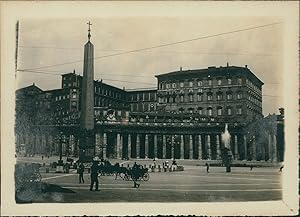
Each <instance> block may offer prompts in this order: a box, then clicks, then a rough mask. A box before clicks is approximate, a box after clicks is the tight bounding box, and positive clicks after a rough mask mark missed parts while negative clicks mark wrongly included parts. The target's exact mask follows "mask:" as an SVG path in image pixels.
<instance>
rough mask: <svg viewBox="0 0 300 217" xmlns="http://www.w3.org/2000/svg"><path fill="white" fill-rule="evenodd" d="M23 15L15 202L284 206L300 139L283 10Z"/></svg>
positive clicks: (18, 25) (18, 40)
mask: <svg viewBox="0 0 300 217" xmlns="http://www.w3.org/2000/svg"><path fill="white" fill-rule="evenodd" d="M112 11H113V10H112ZM115 13H116V14H117V12H115ZM11 23H12V25H14V33H15V36H16V37H15V40H14V44H15V62H14V66H15V78H14V81H13V82H14V83H15V89H14V90H13V91H12V92H13V94H14V104H15V109H14V110H15V113H14V118H13V119H12V120H13V125H14V132H13V134H14V144H15V145H14V151H13V152H10V153H12V155H11V159H14V160H13V164H14V165H13V167H14V168H13V171H14V172H13V182H14V183H13V185H12V189H13V190H12V192H10V194H11V196H10V197H11V198H12V197H13V198H14V199H13V201H12V203H14V204H15V205H17V206H21V207H26V206H44V205H47V206H48V205H49V206H51V207H52V206H60V207H63V206H64V204H65V205H68V206H69V205H70V206H72V207H73V206H74V207H77V208H79V206H81V204H82V205H85V206H87V207H88V206H90V205H92V204H95V206H98V207H111V206H116V207H117V206H118V204H120V205H121V204H122V207H124V208H125V209H128V210H129V209H130V208H129V207H132V206H134V207H135V204H137V205H138V207H144V206H147V207H148V206H149V205H150V204H153V205H154V204H164V206H166V207H169V208H168V210H170V212H168V213H167V214H183V213H182V212H181V213H180V212H176V211H175V210H176V209H177V208H178V209H179V207H177V206H178V205H179V206H181V205H183V204H186V205H187V206H188V207H189V206H191V205H192V204H200V205H201V204H206V205H205V206H204V207H205V208H204V209H211V208H212V207H211V206H212V205H214V204H216V205H218V203H221V204H229V205H230V204H231V203H233V204H235V203H236V204H238V203H241V204H242V203H243V202H250V203H249V206H248V209H249V208H250V207H251V204H252V202H253V203H254V202H255V203H258V204H263V203H265V204H272V203H273V204H276V203H278V206H277V208H276V209H274V210H273V211H272V210H266V209H264V208H263V207H261V208H258V209H257V210H256V212H259V210H261V211H266V213H269V214H270V215H272V214H273V212H277V211H276V210H279V209H280V207H282V206H281V205H280V204H281V203H282V201H284V200H286V199H285V198H286V196H285V195H286V193H285V192H286V191H285V189H286V188H285V187H284V185H285V184H286V183H287V179H286V177H285V174H287V173H289V167H290V166H289V165H290V164H289V156H287V153H290V152H289V150H290V149H289V147H290V146H289V147H288V146H287V144H289V141H290V139H291V137H289V138H287V135H289V132H287V129H288V128H289V122H287V120H290V119H289V115H290V112H291V107H289V105H288V104H287V103H286V102H287V101H288V100H287V99H288V98H287V94H286V91H287V89H288V88H287V86H286V83H285V80H286V76H285V75H284V73H283V72H285V71H286V67H287V65H288V62H287V61H286V60H285V56H284V53H285V52H284V51H286V46H287V44H286V41H285V37H286V32H287V30H286V28H287V27H286V24H285V19H284V18H283V17H282V16H258V15H256V16H250V15H248V16H238V17H232V16H223V17H222V16H218V17H213V16H207V15H206V16H203V15H202V16H182V15H179V16H174V15H173V16H172V15H168V16H165V15H164V14H159V15H155V16H144V15H141V14H138V15H136V16H130V15H128V14H126V13H125V14H122V15H121V14H119V16H107V15H103V16H101V17H90V18H89V17H88V18H87V17H81V16H78V17H77V18H70V17H61V18H60V17H55V18H54V17H53V18H52V17H47V18H46V19H36V18H33V19H32V18H23V17H20V19H17V20H15V22H11ZM290 132H291V131H290ZM172 206H176V207H177V208H176V209H173V211H174V212H176V213H174V212H173V211H171V209H170V207H172ZM151 207H152V206H151ZM191 207H192V206H191ZM209 207H211V208H209ZM229 207H230V206H228V208H227V207H226V208H224V210H227V211H228V210H229V209H230V208H229ZM152 208H154V206H153V207H152ZM152 208H151V209H152ZM182 208H183V207H182ZM125 209H124V211H125ZM79 210H80V212H79V213H80V214H86V213H83V212H82V211H83V210H82V207H81V208H79ZM105 210H106V211H105V213H108V211H109V209H108V210H107V209H105ZM73 211H74V210H72V209H71V210H70V211H69V212H68V214H69V215H70V213H73ZM111 211H112V212H111V213H115V214H116V210H115V209H111ZM131 211H132V210H131ZM156 211H158V210H156ZM186 211H187V210H186ZM186 211H184V213H186ZM190 211H191V213H194V214H195V213H198V214H200V213H206V212H201V210H200V209H199V207H198V208H196V207H195V209H194V208H193V209H192V208H191V209H190ZM291 212H293V211H291ZM52 213H53V212H52ZM109 213H110V212H109ZM117 213H118V214H120V213H121V210H118V211H117ZM129 213H132V212H129ZM155 213H156V214H158V213H157V212H155ZM162 213H164V214H166V212H162ZM216 213H218V214H220V213H219V212H216ZM216 213H215V214H216ZM229 213H230V211H229ZM277 213H278V212H277ZM89 214H91V213H89ZM124 214H126V212H124ZM159 214H161V213H159ZM235 214H239V215H240V214H241V212H240V211H238V209H237V211H234V212H232V215H235ZM247 214H248V213H247ZM116 215H117V214H116ZM224 215H225V211H224Z"/></svg>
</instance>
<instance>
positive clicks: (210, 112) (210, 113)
mask: <svg viewBox="0 0 300 217" xmlns="http://www.w3.org/2000/svg"><path fill="white" fill-rule="evenodd" d="M207 115H208V116H212V107H208V108H207Z"/></svg>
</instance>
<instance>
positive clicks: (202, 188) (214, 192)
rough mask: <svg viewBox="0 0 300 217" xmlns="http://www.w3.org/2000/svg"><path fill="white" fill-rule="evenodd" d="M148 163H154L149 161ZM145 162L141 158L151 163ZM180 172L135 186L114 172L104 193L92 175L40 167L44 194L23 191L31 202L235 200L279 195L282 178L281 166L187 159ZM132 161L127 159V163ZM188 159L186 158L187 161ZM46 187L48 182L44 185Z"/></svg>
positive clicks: (103, 183) (159, 174)
mask: <svg viewBox="0 0 300 217" xmlns="http://www.w3.org/2000/svg"><path fill="white" fill-rule="evenodd" d="M149 162H150V161H149ZM149 162H147V161H139V163H141V164H143V165H144V164H148V163H149ZM186 162H187V165H184V167H185V171H182V172H152V173H150V180H149V181H147V182H145V181H141V182H140V184H141V186H140V188H138V189H135V188H133V182H132V181H124V180H122V179H120V178H118V179H117V180H115V177H114V176H101V177H100V178H99V181H100V191H99V192H90V191H89V184H90V174H88V173H86V174H85V175H84V179H85V183H84V184H79V183H78V174H77V173H76V171H75V170H71V172H70V173H69V174H58V173H51V172H50V173H45V172H43V170H41V171H42V172H41V175H42V182H43V183H46V184H47V185H46V186H47V187H46V190H45V192H43V193H41V192H38V191H36V192H24V193H22V194H21V195H20V197H21V198H24V197H26V195H27V198H28V197H31V198H32V202H209V201H212V202H217V201H218V202H222V201H224V202H231V201H261V200H280V199H281V176H280V172H278V168H272V167H269V168H254V169H253V170H252V171H250V169H249V168H242V167H233V168H232V172H231V173H226V172H225V168H222V167H210V173H206V167H203V166H197V163H196V161H193V162H192V161H186ZM128 163H130V164H132V163H133V162H128V161H126V162H125V164H128ZM183 163H184V161H183ZM43 186H44V188H45V184H44V185H43Z"/></svg>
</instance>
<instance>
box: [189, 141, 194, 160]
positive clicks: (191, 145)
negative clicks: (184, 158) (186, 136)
mask: <svg viewBox="0 0 300 217" xmlns="http://www.w3.org/2000/svg"><path fill="white" fill-rule="evenodd" d="M189 159H193V135H190V143H189Z"/></svg>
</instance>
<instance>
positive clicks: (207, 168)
mask: <svg viewBox="0 0 300 217" xmlns="http://www.w3.org/2000/svg"><path fill="white" fill-rule="evenodd" d="M205 166H206V172H207V173H209V164H208V163H206V164H205Z"/></svg>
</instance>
